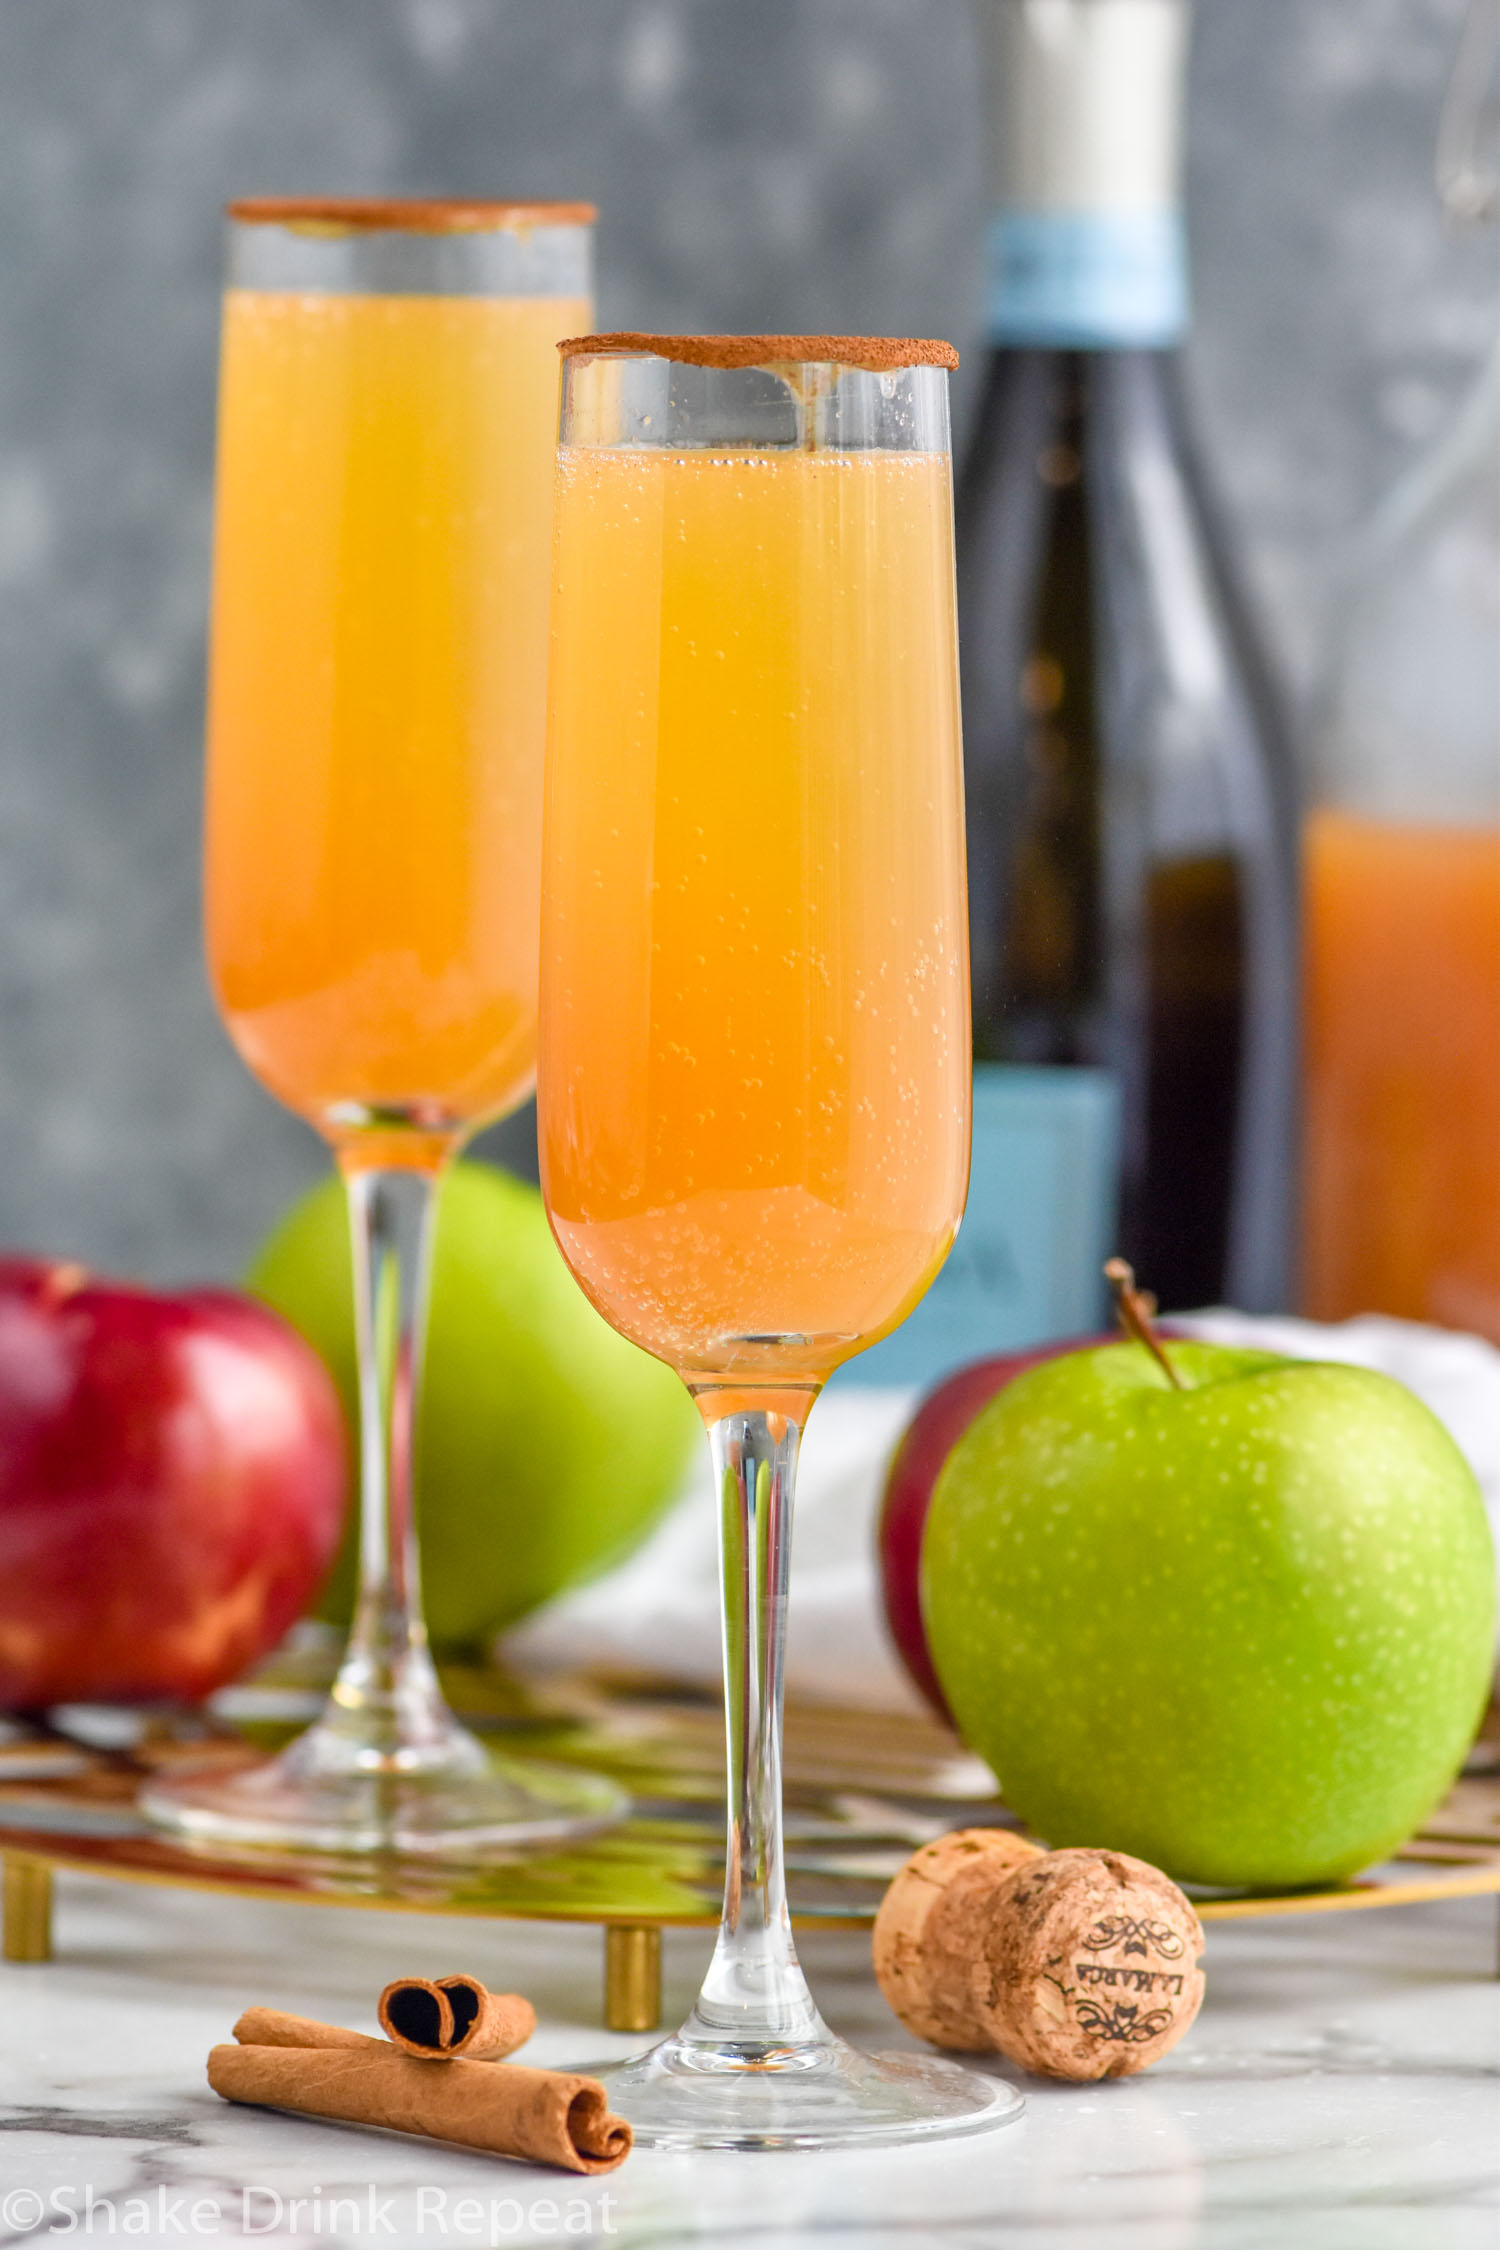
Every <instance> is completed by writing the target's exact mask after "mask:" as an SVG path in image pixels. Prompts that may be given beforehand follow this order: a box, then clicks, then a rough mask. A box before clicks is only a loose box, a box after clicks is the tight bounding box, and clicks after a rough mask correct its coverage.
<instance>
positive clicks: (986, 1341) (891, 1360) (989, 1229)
mask: <svg viewBox="0 0 1500 2250" xmlns="http://www.w3.org/2000/svg"><path fill="white" fill-rule="evenodd" d="M1119 1140H1120V1104H1119V1097H1118V1091H1117V1088H1116V1085H1115V1081H1114V1078H1113V1077H1112V1075H1111V1074H1110V1073H1109V1072H1108V1071H1103V1070H1072V1069H1069V1070H1034V1069H1023V1068H1021V1067H1020V1066H1017V1065H1012V1064H1009V1063H980V1064H978V1065H977V1066H976V1068H975V1071H974V1153H973V1158H972V1160H971V1164H970V1169H969V1204H968V1210H967V1212H966V1213H965V1216H964V1223H963V1225H962V1227H961V1228H960V1230H959V1235H958V1240H957V1242H956V1243H955V1244H954V1246H953V1249H952V1250H951V1252H950V1253H949V1256H948V1262H947V1264H946V1265H945V1266H944V1267H943V1270H942V1272H941V1273H940V1274H939V1275H938V1277H937V1280H936V1281H935V1282H934V1283H933V1285H932V1287H931V1289H930V1290H929V1291H928V1292H927V1295H926V1296H925V1297H924V1298H923V1299H922V1302H921V1303H920V1304H919V1305H918V1306H917V1307H916V1308H915V1310H914V1311H913V1312H911V1313H909V1314H908V1316H907V1318H906V1319H905V1320H904V1321H903V1322H902V1323H901V1326H900V1327H899V1328H897V1329H895V1330H894V1331H893V1332H892V1334H891V1335H889V1336H887V1337H886V1338H885V1340H884V1341H883V1342H882V1343H879V1344H877V1345H875V1347H874V1349H873V1350H871V1351H868V1352H862V1353H861V1354H860V1356H859V1357H858V1358H857V1359H855V1360H852V1361H851V1362H850V1363H849V1366H848V1368H847V1369H846V1370H844V1371H843V1372H842V1374H841V1375H840V1377H839V1378H838V1380H839V1381H841V1382H843V1383H850V1382H857V1383H891V1384H897V1383H922V1384H928V1383H935V1382H937V1381H938V1380H939V1378H940V1377H942V1376H943V1375H946V1374H948V1373H950V1372H951V1371H952V1370H953V1369H954V1368H955V1367H961V1366H963V1365H964V1364H965V1362H966V1361H968V1360H972V1359H982V1358H983V1357H984V1356H985V1355H986V1354H987V1353H990V1352H1005V1351H1019V1350H1022V1349H1023V1348H1024V1347H1025V1346H1026V1345H1028V1344H1038V1343H1044V1342H1046V1341H1047V1339H1048V1338H1050V1337H1054V1336H1079V1335H1087V1334H1088V1333H1090V1331H1092V1330H1094V1329H1097V1328H1098V1327H1100V1326H1101V1324H1102V1321H1103V1317H1104V1298H1105V1288H1104V1281H1103V1276H1102V1270H1101V1269H1102V1267H1103V1265H1104V1261H1105V1259H1106V1258H1107V1257H1108V1256H1109V1254H1110V1252H1111V1250H1112V1249H1113V1247H1114V1241H1113V1235H1114V1225H1115V1202H1116V1196H1115V1181H1116V1175H1117V1162H1118V1153H1119Z"/></svg>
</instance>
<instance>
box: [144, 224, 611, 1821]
mask: <svg viewBox="0 0 1500 2250" xmlns="http://www.w3.org/2000/svg"><path fill="white" fill-rule="evenodd" d="M229 216H230V229H229V259H230V270H229V288H228V292H227V295H226V298H225V306H224V343H223V363H222V372H221V387H220V413H219V462H218V491H217V503H216V524H215V552H214V602H213V626H212V661H211V676H210V690H209V775H208V838H207V925H208V954H209V967H210V971H211V974H212V978H213V985H214V992H215V997H216V999H217V1000H218V1003H219V1008H220V1011H221V1013H222V1014H223V1016H224V1019H225V1022H226V1023H227V1025H228V1027H229V1030H230V1033H231V1036H232V1037H233V1039H234V1042H235V1045H236V1046H237V1047H238V1049H239V1051H240V1053H241V1055H242V1056H243V1057H244V1059H245V1061H246V1062H247V1063H248V1064H249V1066H250V1068H251V1069H252V1070H253V1071H254V1072H255V1074H256V1076H257V1077H258V1078H259V1079H260V1081H261V1083H262V1084H263V1085H265V1086H266V1087H268V1088H269V1089H270V1091H271V1092H272V1093H274V1094H276V1095H278V1096H279V1097H280V1099H281V1100H282V1101H284V1102H286V1103H287V1104H288V1105H289V1107H291V1108H292V1109H294V1110H296V1111H298V1112H299V1113H300V1114H301V1115H302V1116H303V1117H305V1118H307V1119H308V1121H309V1122H310V1123H311V1124H313V1125H314V1126H316V1127H317V1129H318V1131H319V1132H320V1133H321V1134H322V1135H323V1136H324V1138H325V1140H327V1141H328V1142H329V1144H330V1145H331V1147H332V1149H333V1151H334V1154H335V1156H336V1158H337V1161H338V1164H339V1168H340V1170H341V1171H342V1173H343V1175H344V1179H345V1183H346V1185H347V1188H348V1195H349V1208H350V1216H351V1220H352V1223H353V1247H354V1273H355V1290H356V1299H357V1303H356V1316H357V1317H356V1325H357V1334H358V1344H359V1376H360V1425H361V1427H360V1439H361V1519H360V1556H359V1591H358V1598H357V1605H356V1610H355V1617H354V1623H353V1628H352V1631H351V1634H350V1639H349V1645H348V1649H347V1651H346V1653H345V1656H344V1660H343V1663H342V1665H341V1667H340V1670H339V1674H338V1678H337V1680H336V1681H335V1683H334V1687H333V1692H332V1694H331V1696H330V1698H329V1701H328V1704H327V1706H326V1708H325V1710H324V1713H323V1716H322V1717H321V1718H320V1719H319V1720H318V1721H317V1723H316V1724H315V1725H314V1726H312V1727H311V1728H310V1729H309V1730H308V1731H307V1733H305V1734H304V1735H302V1736H301V1737H300V1738H299V1739H298V1740H297V1741H296V1742H295V1743H293V1744H292V1746H291V1747H290V1749H288V1750H287V1751H285V1752H283V1754H282V1755H281V1756H280V1757H279V1758H276V1759H274V1760H273V1761H272V1762H271V1763H269V1764H268V1765H265V1766H262V1767H259V1768H257V1769H255V1770H254V1771H252V1772H249V1773H241V1774H235V1775H229V1776H222V1775H221V1776H219V1777H217V1778H215V1777H214V1776H212V1775H208V1776H200V1777H198V1778H196V1779H195V1778H194V1777H193V1776H191V1775H185V1776H183V1777H181V1778H180V1779H177V1780H173V1781H163V1782H160V1783H157V1784H156V1785H154V1786H153V1787H152V1788H151V1789H150V1790H148V1791H147V1792H146V1794H145V1795H144V1797H143V1800H142V1802H143V1807H144V1809H145V1810H146V1812H147V1813H148V1814H149V1816H150V1817H151V1818H153V1819H155V1820H156V1821H157V1822H158V1823H160V1824H162V1825H164V1826H167V1827H169V1828H172V1829H174V1830H176V1831H178V1832H179V1833H184V1834H186V1835H188V1836H190V1837H193V1838H196V1839H199V1840H203V1841H208V1842H218V1843H225V1842H228V1843H241V1842H246V1843H260V1844H280V1845H301V1846H304V1847H308V1848H314V1849H322V1850H339V1849H342V1850H352V1851H374V1850H382V1849H394V1850H397V1851H410V1852H449V1851H459V1852H462V1851H467V1850H469V1849H472V1848H474V1847H476V1846H480V1845H494V1844H517V1843H529V1842H535V1841H540V1840H542V1839H550V1838H553V1837H556V1836H559V1835H566V1834H570V1833H574V1832H576V1831H578V1830H581V1829H585V1828H589V1827H597V1826H599V1825H600V1824H601V1823H602V1822H603V1821H605V1820H608V1819H610V1818H611V1817H613V1816H614V1815H616V1814H617V1813H618V1812H619V1811H620V1810H621V1809H622V1808H623V1799H622V1797H621V1795H620V1792H619V1791H618V1790H616V1789H615V1788H614V1787H613V1785H612V1784H610V1783H608V1782H606V1781H603V1780H601V1779H598V1778H596V1777H594V1776H592V1775H587V1774H575V1773H569V1772H565V1771H561V1770H553V1769H548V1768H544V1767H538V1766H536V1765H527V1764H523V1763H520V1762H517V1761H500V1760H497V1759H494V1758H492V1757H490V1756H489V1755H488V1754H487V1753H486V1751H485V1749H484V1747H483V1745H482V1744H481V1743H480V1742H479V1741H478V1740H477V1739H476V1738H475V1737H474V1736H473V1735H472V1734H470V1733H469V1732H468V1731H467V1729H465V1728H464V1727H462V1726H461V1725H460V1724H459V1722H458V1721H457V1719H456V1718H455V1717H454V1715H453V1713H452V1712H451V1711H450V1710H449V1709H448V1706H447V1704H446V1703H445V1701H444V1700H443V1696H442V1693H441V1690H440V1688H439V1686H438V1680H437V1674H436V1672H435V1670H434V1668H433V1664H432V1660H431V1657H430V1656H429V1654H428V1649H427V1641H426V1635H425V1632H424V1630H423V1625H422V1612H421V1602H420V1596H419V1590H418V1578H417V1546H416V1536H415V1530H414V1526H413V1520H412V1439H413V1434H414V1430H415V1425H416V1414H417V1396H418V1377H419V1372H420V1364H421V1352H422V1333H423V1314H424V1293H425V1281H426V1270H427V1262H428V1255H429V1248H430V1235H431V1219H432V1206H433V1196H434V1191H435V1189H436V1186H437V1183H438V1181H439V1178H440V1176H441V1173H442V1170H443V1167H444V1165H445V1164H446V1163H447V1162H448V1160H449V1158H450V1157H451V1156H452V1155H453V1153H454V1152H455V1150H456V1149H457V1148H458V1147H459V1145H460V1144H461V1143H462V1141H463V1140H464V1138H465V1137H466V1136H467V1135H468V1134H469V1133H470V1132H472V1131H473V1130H474V1128H475V1127H476V1126H478V1125H480V1124H483V1123H486V1122H489V1121H490V1120H493V1119H494V1118H497V1117H500V1116H503V1115H504V1114H505V1113H506V1112H507V1111H508V1110H511V1109H514V1108H515V1107H516V1105H517V1104H518V1103H519V1102H520V1101H522V1100H523V1099H524V1098H525V1095H526V1094H527V1092H528V1090H529V1088H530V1085H531V1081H532V1074H533V1069H534V1065H535V1051H536V1007H537V996H536V988H537V954H536V946H537V899H538V883H539V873H538V870H539V856H540V827H541V769H542V750H543V736H544V729H545V677H546V615H547V588H548V582H549V581H548V556H549V547H550V536H551V518H552V457H553V446H554V439H555V434H556V415H557V351H556V347H557V342H558V339H559V337H560V336H562V335H565V334H566V333H567V331H568V329H569V328H570V327H572V326H575V325H576V324H577V320H578V317H579V315H580V314H586V313H587V309H588V298H589V256H590V240H591V236H590V223H591V221H592V218H593V213H592V211H591V210H590V209H589V208H588V207H587V206H586V205H559V204H509V203H507V204H497V203H461V204H460V203H434V202H425V203H372V202H250V203H240V204H235V205H232V206H231V208H230V214H229Z"/></svg>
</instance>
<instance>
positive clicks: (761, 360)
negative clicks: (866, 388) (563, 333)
mask: <svg viewBox="0 0 1500 2250" xmlns="http://www.w3.org/2000/svg"><path fill="white" fill-rule="evenodd" d="M557 348H558V350H559V351H560V352H561V353H563V354H564V356H565V357H572V356H574V355H577V356H579V357H582V356H583V355H584V354H586V353H597V354H598V355H599V356H600V357H607V356H609V355H610V354H612V353H617V354H619V355H621V356H625V355H628V354H632V353H633V354H636V355H638V356H646V355H649V356H650V357H652V358H655V359H672V360H677V361H679V362H680V363H681V364H682V365H683V366H686V367H785V366H788V365H792V364H796V363H801V364H804V365H810V364H816V363H818V362H830V363H832V364H833V365H834V366H838V367H860V368H865V369H867V370H869V371H870V372H872V373H886V372H889V371H891V370H893V369H896V368H901V367H945V368H947V369H948V370H949V371H950V373H951V371H952V370H953V369H954V368H955V367H957V365H958V354H957V352H956V351H955V350H954V349H953V346H952V345H951V344H945V343H943V342H942V341H941V340H940V339H937V338H934V337H931V336H650V335H646V334H645V333H644V332H642V331H640V330H637V329H629V328H627V329H616V330H613V331H612V332H611V333H610V334H608V335H604V336H568V337H566V338H565V339H564V340H563V342H562V343H560V344H559V345H558V347H557Z"/></svg>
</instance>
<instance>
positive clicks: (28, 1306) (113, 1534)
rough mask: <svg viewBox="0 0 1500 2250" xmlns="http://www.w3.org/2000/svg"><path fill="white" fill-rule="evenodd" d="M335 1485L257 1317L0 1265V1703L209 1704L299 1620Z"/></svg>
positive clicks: (277, 1338) (205, 1295) (321, 1426)
mask: <svg viewBox="0 0 1500 2250" xmlns="http://www.w3.org/2000/svg"><path fill="white" fill-rule="evenodd" d="M348 1485H349V1460H348V1444H347V1440H346V1437H345V1431H344V1421H343V1415H342V1412H341V1410H340V1407H339V1402H338V1397H337V1394H336V1392H335V1390H334V1387H333V1383H332V1380H331V1379H330V1377H329V1375H328V1373H327V1371H326V1369H325V1368H324V1366H323V1363H322V1361H321V1360H320V1359H319V1358H318V1357H317V1355H316V1354H315V1353H314V1352H313V1351H312V1349H311V1347H310V1346H309V1345H307V1344H305V1343H304V1342H303V1341H302V1338H301V1337H300V1336H298V1335H297V1334H296V1332H295V1331H294V1330H293V1329H291V1328H289V1327H288V1326H287V1324H286V1323H285V1322H284V1321H283V1320H282V1319H281V1318H280V1317H279V1315H277V1314H276V1313H273V1312H272V1311H271V1310H270V1309H269V1308H268V1307H267V1306H265V1305H260V1304H257V1303H255V1302H254V1301H253V1300H252V1299H251V1298H248V1297H241V1296H238V1295H236V1294H235V1293H234V1292H233V1291H231V1290H227V1289H191V1290H185V1291H183V1292H181V1293H180V1294H177V1295H166V1294H160V1295H158V1294H156V1293H154V1292H152V1291H151V1290H149V1289H143V1288H136V1287H132V1286H130V1285H128V1284H126V1283H123V1282H114V1281H96V1280H94V1279H93V1277H92V1276H91V1275H89V1274H88V1273H86V1272H85V1271H84V1269H83V1268H82V1267H81V1266H76V1265H54V1264H47V1263H44V1262H42V1261H40V1260H36V1259H30V1258H0V1706H3V1707H4V1708H7V1709H10V1710H28V1709H40V1708H44V1707H45V1706H46V1705H48V1704H52V1703H63V1702H127V1701H151V1700H156V1699H173V1700H180V1699H187V1700H193V1701H196V1700H198V1699H199V1698H201V1697H203V1696H205V1695H208V1694H210V1693H211V1692H212V1691H213V1689H215V1688H216V1687H220V1686H222V1685H223V1684H224V1682H225V1681H226V1680H231V1679H233V1678H234V1677H235V1676H236V1674H238V1673H240V1672H243V1671H244V1670H245V1669H246V1668H247V1666H249V1665H251V1664H253V1663H254V1662H255V1660H256V1658H257V1657H259V1656H262V1655H264V1654H265V1653H266V1651H267V1650H269V1649H271V1648H273V1647H274V1646H275V1644H276V1642H277V1641H278V1640H279V1639H280V1638H281V1636H282V1634H283V1633H284V1632H285V1631H286V1629H287V1627H288V1626H289V1625H290V1624H291V1623H292V1621H293V1619H294V1618H296V1617H298V1616H299V1615H300V1614H301V1613H302V1611H303V1609H304V1608H305V1607H306V1606H307V1603H308V1601H309V1600H310V1599H311V1597H312V1594H313V1593H314V1591H315V1589H316V1588H317V1585H318V1583H319V1581H320V1579H321V1578H322V1576H323V1573H324V1572H325V1570H326V1569H327V1568H328V1565H329V1563H330V1562H331V1561H332V1559H333V1554H334V1550H335V1548H336V1547H337V1545H338V1539H339V1532H340V1528H341V1526H342V1522H343V1515H344V1506H345V1500H346V1497H347V1493H348Z"/></svg>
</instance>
